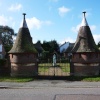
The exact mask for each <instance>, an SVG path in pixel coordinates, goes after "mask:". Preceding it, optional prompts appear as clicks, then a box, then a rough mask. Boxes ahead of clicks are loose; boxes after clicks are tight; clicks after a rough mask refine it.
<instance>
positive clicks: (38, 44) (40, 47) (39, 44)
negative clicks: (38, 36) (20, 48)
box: [34, 42, 45, 53]
mask: <svg viewBox="0 0 100 100" xmlns="http://www.w3.org/2000/svg"><path fill="white" fill-rule="evenodd" d="M34 46H35V48H36V50H37V51H38V52H39V53H42V52H43V51H45V50H44V49H43V48H42V46H41V43H40V42H37V43H36V44H34Z"/></svg>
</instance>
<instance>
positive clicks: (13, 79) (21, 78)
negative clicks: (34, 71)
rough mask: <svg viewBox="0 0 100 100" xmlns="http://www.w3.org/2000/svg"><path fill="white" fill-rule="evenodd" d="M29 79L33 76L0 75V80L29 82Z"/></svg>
mask: <svg viewBox="0 0 100 100" xmlns="http://www.w3.org/2000/svg"><path fill="white" fill-rule="evenodd" d="M30 81H33V78H30V77H10V76H0V82H30Z"/></svg>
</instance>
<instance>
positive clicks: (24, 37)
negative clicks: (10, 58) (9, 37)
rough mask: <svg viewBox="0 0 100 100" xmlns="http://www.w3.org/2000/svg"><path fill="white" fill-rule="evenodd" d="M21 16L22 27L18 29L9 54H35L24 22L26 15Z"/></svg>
mask: <svg viewBox="0 0 100 100" xmlns="http://www.w3.org/2000/svg"><path fill="white" fill-rule="evenodd" d="M23 15H24V18H23V23H22V26H21V27H20V28H19V32H18V35H17V38H16V41H15V44H14V45H13V47H12V49H11V50H10V51H9V53H37V51H36V49H35V48H34V45H33V43H32V37H31V36H30V32H29V29H28V27H27V23H26V20H25V15H26V14H25V13H23Z"/></svg>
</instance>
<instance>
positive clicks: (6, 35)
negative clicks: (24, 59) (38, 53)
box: [0, 26, 16, 51]
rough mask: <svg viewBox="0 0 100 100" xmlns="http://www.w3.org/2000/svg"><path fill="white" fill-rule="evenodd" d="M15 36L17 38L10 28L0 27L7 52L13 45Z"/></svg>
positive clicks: (0, 34)
mask: <svg viewBox="0 0 100 100" xmlns="http://www.w3.org/2000/svg"><path fill="white" fill-rule="evenodd" d="M13 36H16V34H15V33H14V30H13V29H12V28H10V27H9V26H0V37H1V40H2V42H3V45H4V47H5V49H6V51H9V50H10V49H11V47H12V45H13Z"/></svg>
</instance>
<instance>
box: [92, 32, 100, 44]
mask: <svg viewBox="0 0 100 100" xmlns="http://www.w3.org/2000/svg"><path fill="white" fill-rule="evenodd" d="M93 37H94V40H95V42H96V44H97V43H98V42H99V41H100V35H99V34H94V35H93Z"/></svg>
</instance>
